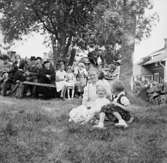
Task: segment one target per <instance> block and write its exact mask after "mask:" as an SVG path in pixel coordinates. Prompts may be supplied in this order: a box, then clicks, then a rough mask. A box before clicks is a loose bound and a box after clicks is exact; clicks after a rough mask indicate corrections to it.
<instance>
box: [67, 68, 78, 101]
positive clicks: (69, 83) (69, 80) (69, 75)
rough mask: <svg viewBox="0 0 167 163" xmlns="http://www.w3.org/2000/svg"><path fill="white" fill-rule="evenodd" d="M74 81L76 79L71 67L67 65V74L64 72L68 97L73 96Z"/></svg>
mask: <svg viewBox="0 0 167 163" xmlns="http://www.w3.org/2000/svg"><path fill="white" fill-rule="evenodd" d="M75 82H76V80H75V76H74V73H73V72H72V68H71V66H68V68H67V74H66V87H67V96H68V99H70V98H72V99H73V98H74V93H75V92H74V90H75V89H74V88H75ZM70 90H71V92H72V94H71V97H70Z"/></svg>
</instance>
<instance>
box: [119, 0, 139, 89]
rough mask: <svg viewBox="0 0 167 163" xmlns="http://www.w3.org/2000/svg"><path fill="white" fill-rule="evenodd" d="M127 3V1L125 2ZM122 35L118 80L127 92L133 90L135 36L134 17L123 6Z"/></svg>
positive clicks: (126, 7)
mask: <svg viewBox="0 0 167 163" xmlns="http://www.w3.org/2000/svg"><path fill="white" fill-rule="evenodd" d="M126 2H127V0H126ZM123 15H124V34H123V37H122V48H121V55H122V59H121V66H120V80H121V81H123V83H124V84H125V87H126V89H127V90H132V88H133V54H134V48H135V35H136V15H135V14H134V13H133V12H132V11H130V9H129V8H128V6H127V3H125V4H124V9H123Z"/></svg>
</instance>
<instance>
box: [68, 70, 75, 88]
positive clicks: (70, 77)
mask: <svg viewBox="0 0 167 163" xmlns="http://www.w3.org/2000/svg"><path fill="white" fill-rule="evenodd" d="M66 79H67V81H66V86H67V87H74V86H75V82H76V80H75V76H74V74H73V73H72V72H71V73H67V75H66Z"/></svg>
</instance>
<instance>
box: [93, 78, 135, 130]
mask: <svg viewBox="0 0 167 163" xmlns="http://www.w3.org/2000/svg"><path fill="white" fill-rule="evenodd" d="M112 93H113V101H112V102H111V103H110V104H108V105H105V106H103V107H102V109H101V111H100V113H99V118H100V119H99V122H98V124H97V125H95V126H94V127H97V128H102V129H103V128H104V121H105V119H107V120H109V121H113V118H114V119H115V120H114V122H115V126H120V127H124V128H127V127H128V123H131V122H132V121H133V119H134V117H133V116H132V115H131V113H130V109H129V107H128V106H129V105H130V102H129V99H128V98H127V97H126V95H125V92H124V86H123V84H122V82H121V81H119V80H117V81H115V82H114V83H113V85H112Z"/></svg>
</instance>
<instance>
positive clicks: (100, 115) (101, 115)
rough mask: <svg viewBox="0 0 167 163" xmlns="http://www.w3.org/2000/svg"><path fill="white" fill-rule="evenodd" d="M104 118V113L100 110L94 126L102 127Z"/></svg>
mask: <svg viewBox="0 0 167 163" xmlns="http://www.w3.org/2000/svg"><path fill="white" fill-rule="evenodd" d="M104 120H105V113H104V112H101V113H100V114H99V123H98V124H97V125H95V126H94V127H97V128H104Z"/></svg>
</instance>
